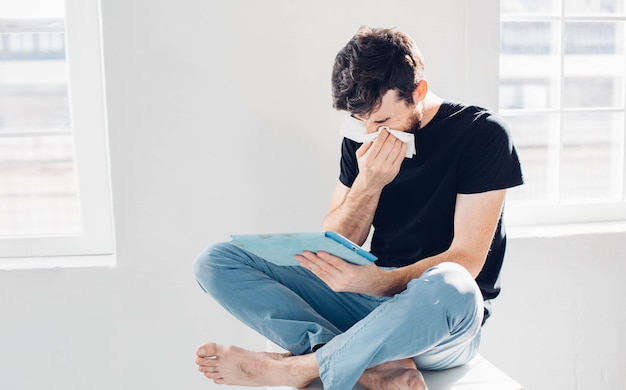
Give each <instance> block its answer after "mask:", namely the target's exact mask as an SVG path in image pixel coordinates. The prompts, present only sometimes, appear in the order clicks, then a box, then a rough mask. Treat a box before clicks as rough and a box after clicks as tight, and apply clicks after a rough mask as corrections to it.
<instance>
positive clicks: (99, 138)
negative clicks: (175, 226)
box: [0, 0, 115, 268]
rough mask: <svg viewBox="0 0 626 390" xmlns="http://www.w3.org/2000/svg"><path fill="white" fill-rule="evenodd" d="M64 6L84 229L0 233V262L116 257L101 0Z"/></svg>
mask: <svg viewBox="0 0 626 390" xmlns="http://www.w3.org/2000/svg"><path fill="white" fill-rule="evenodd" d="M65 7H66V9H65V40H66V45H65V46H66V62H67V66H68V69H69V71H68V73H69V77H68V80H69V82H68V92H69V107H70V118H71V127H72V133H73V137H74V145H75V167H76V176H77V181H78V191H79V202H80V209H81V216H82V227H83V229H82V233H81V234H67V235H53V236H52V235H51V236H15V237H2V238H0V268H3V267H4V268H15V267H16V265H19V263H20V262H21V261H22V260H24V261H23V263H24V264H27V263H28V264H30V265H29V266H28V267H32V266H33V264H35V263H41V264H45V265H49V266H63V264H70V265H71V266H77V265H84V266H89V265H94V264H97V265H112V264H114V261H115V260H114V254H115V235H114V220H113V207H112V191H111V179H110V164H109V145H108V131H107V118H106V100H105V87H104V86H105V84H104V61H103V53H102V33H101V19H100V1H99V0H66V1H65ZM77 256H80V257H81V258H82V259H84V260H85V261H84V263H83V262H81V261H77ZM83 256H84V257H83ZM68 258H69V259H70V260H69V261H68ZM54 259H57V260H58V261H57V262H55V261H54ZM35 260H36V261H35Z"/></svg>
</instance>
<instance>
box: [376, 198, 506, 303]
mask: <svg viewBox="0 0 626 390" xmlns="http://www.w3.org/2000/svg"><path fill="white" fill-rule="evenodd" d="M505 195H506V190H496V191H488V192H483V193H478V194H458V195H457V198H456V208H455V212H454V238H453V240H452V244H450V247H449V248H448V249H447V250H446V251H444V252H442V253H440V254H438V255H435V256H432V257H429V258H426V259H423V260H421V261H418V262H417V263H414V264H411V265H409V266H406V267H402V268H397V269H395V270H393V271H390V272H388V273H387V275H386V277H385V279H386V283H384V284H385V285H386V286H387V288H388V290H387V291H386V295H387V294H394V293H397V292H400V291H402V290H404V289H405V288H406V285H407V284H408V283H409V282H410V281H411V280H412V279H415V278H418V277H419V276H420V275H421V274H422V273H423V272H424V271H426V270H427V269H429V268H430V267H432V266H434V265H437V264H439V263H443V262H447V261H451V262H455V263H458V264H460V265H462V266H464V267H465V268H466V269H467V270H468V271H469V273H470V274H471V275H472V277H474V278H476V277H477V276H478V274H479V273H480V271H481V270H482V268H483V266H484V265H485V260H486V259H487V254H488V253H489V248H490V247H491V242H492V240H493V235H494V233H495V230H496V227H497V226H498V220H499V219H500V214H501V212H502V206H503V204H504V197H505Z"/></svg>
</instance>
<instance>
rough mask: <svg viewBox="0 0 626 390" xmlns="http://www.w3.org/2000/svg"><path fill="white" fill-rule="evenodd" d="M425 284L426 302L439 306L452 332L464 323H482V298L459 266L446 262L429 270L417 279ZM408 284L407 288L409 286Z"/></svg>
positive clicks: (469, 277)
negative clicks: (436, 303)
mask: <svg viewBox="0 0 626 390" xmlns="http://www.w3.org/2000/svg"><path fill="white" fill-rule="evenodd" d="M419 280H423V281H426V282H428V286H429V287H428V288H427V289H426V290H427V294H429V297H428V299H431V300H433V302H435V301H437V302H441V303H443V305H442V306H441V308H442V310H445V311H446V313H447V317H448V318H449V327H450V330H451V331H454V329H455V328H457V327H458V326H460V325H459V324H460V323H461V322H464V321H466V320H467V319H469V320H471V322H472V323H474V322H476V321H477V322H478V323H479V324H480V323H482V316H483V310H484V309H483V297H482V294H481V292H480V289H479V288H478V285H477V284H476V281H475V280H474V278H472V275H471V274H470V273H469V271H467V269H465V267H463V266H462V265H460V264H457V263H452V262H446V263H441V264H438V265H437V266H435V267H432V268H430V269H428V270H427V271H425V272H424V274H422V276H421V277H420V278H419V279H415V280H414V281H411V283H413V282H416V283H417V281H419ZM411 283H409V286H410V285H411Z"/></svg>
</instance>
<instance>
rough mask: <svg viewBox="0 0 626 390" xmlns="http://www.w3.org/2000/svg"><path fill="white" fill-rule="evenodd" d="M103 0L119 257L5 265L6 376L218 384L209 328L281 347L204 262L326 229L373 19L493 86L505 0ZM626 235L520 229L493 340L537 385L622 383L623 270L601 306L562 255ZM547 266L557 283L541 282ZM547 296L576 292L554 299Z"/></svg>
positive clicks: (0, 345) (53, 387) (463, 94)
mask: <svg viewBox="0 0 626 390" xmlns="http://www.w3.org/2000/svg"><path fill="white" fill-rule="evenodd" d="M103 3H104V4H103V25H104V45H105V61H106V73H107V85H106V86H107V91H108V93H107V96H108V109H109V126H110V142H111V161H112V180H113V191H114V208H115V217H116V236H117V243H118V266H117V267H116V268H114V269H51V270H28V271H26V270H25V271H4V272H0V388H1V389H11V390H14V389H15V390H35V389H37V390H39V389H47V390H57V389H58V390H61V389H63V390H66V389H97V390H99V389H102V390H105V389H106V390H109V389H211V388H220V387H219V386H215V385H213V384H212V383H210V382H209V381H207V380H206V379H204V378H203V377H202V376H201V375H200V374H199V373H197V372H196V371H195V366H194V364H193V357H194V349H195V347H196V346H197V345H198V344H200V343H202V342H205V341H208V340H217V341H219V342H222V343H236V344H239V345H243V346H245V347H247V348H252V349H262V348H264V347H265V343H264V341H263V340H262V339H261V338H260V337H258V336H257V335H255V334H253V332H251V331H250V330H248V329H246V328H245V327H244V326H242V325H239V324H238V323H237V322H236V321H235V320H234V319H232V318H231V317H229V316H228V315H227V314H226V313H225V312H224V311H223V310H222V309H221V308H219V307H218V306H217V305H216V304H215V303H214V302H212V301H211V300H210V299H209V298H208V297H207V296H205V295H203V294H202V293H201V291H200V289H199V288H198V287H197V286H196V285H195V281H194V280H193V276H192V274H191V261H192V260H193V258H194V257H195V255H196V254H197V253H198V252H199V251H200V250H201V249H202V248H203V247H204V246H205V245H206V244H208V243H209V242H212V241H216V240H222V239H225V238H226V237H227V236H228V234H230V233H235V232H236V233H245V232H257V231H287V230H313V229H319V225H320V222H321V219H322V217H323V215H324V213H325V211H326V207H327V206H328V202H329V197H330V192H331V190H332V188H333V186H334V184H335V181H336V178H337V174H338V159H339V142H340V139H339V136H338V135H337V125H338V124H339V122H340V118H341V116H340V115H339V114H337V113H335V112H334V111H333V110H332V108H331V99H330V83H329V78H330V68H331V65H332V61H333V58H334V55H335V54H336V52H337V51H338V50H339V49H340V48H341V47H342V46H343V45H344V44H345V42H346V41H347V40H348V39H349V38H350V37H351V36H352V34H353V33H354V32H355V31H356V29H357V28H358V26H359V25H361V24H371V25H376V26H397V27H399V28H400V29H403V30H405V31H407V32H409V33H410V34H411V35H412V36H413V37H414V38H415V39H416V40H417V42H418V44H419V45H420V47H421V49H422V51H423V53H424V55H425V57H426V64H427V71H426V75H427V77H428V79H429V80H430V82H431V86H432V87H433V89H434V90H435V92H437V93H439V94H440V95H442V96H444V97H447V98H450V99H455V100H462V101H472V102H475V103H479V104H482V105H485V106H488V107H493V108H495V104H496V102H497V99H496V85H497V51H498V38H497V29H498V27H497V25H498V23H497V1H495V0H480V1H477V0H466V1H464V2H462V1H459V0H446V1H428V2H426V1H421V2H417V1H415V2H407V1H400V0H397V1H386V2H381V1H370V0H368V1H363V0H350V1H340V2H339V1H330V0H324V1H319V0H318V1H309V2H303V1H281V0H266V1H255V0H247V1H243V0H240V1H220V2H212V1H204V0H203V1H201V0H186V1H174V0H156V1H155V0H134V1H123V0H107V1H103ZM470 4H471V6H470ZM476 26H482V28H480V29H475V27H476ZM623 238H624V237H623V235H622V236H615V235H610V236H600V237H592V238H589V239H583V240H581V239H576V240H569V239H559V240H555V241H556V244H557V245H553V241H552V240H525V241H516V242H513V243H512V245H511V250H510V254H509V259H508V262H507V266H506V268H505V281H504V282H505V285H506V289H505V292H504V293H503V296H502V299H500V300H499V301H498V305H497V307H496V314H495V318H493V319H492V320H490V323H489V325H488V326H487V328H486V333H488V335H486V336H485V339H486V349H485V354H486V355H487V357H489V358H491V359H492V360H493V361H494V363H496V364H500V365H503V366H506V369H507V371H510V373H511V374H512V375H513V376H514V377H515V379H517V380H518V381H520V382H522V383H524V384H526V385H527V386H528V388H546V389H553V388H573V386H567V387H561V386H560V384H561V383H564V382H565V381H567V383H568V384H570V383H578V382H576V381H577V380H581V379H577V375H578V377H581V378H582V377H585V375H586V374H589V373H587V372H586V371H587V370H592V371H593V372H592V376H591V377H593V378H600V377H603V378H605V381H606V382H604V383H609V384H608V385H606V386H605V387H602V386H600V387H594V388H615V387H616V386H617V385H616V383H621V382H623V379H624V378H623V376H622V377H619V374H618V370H621V368H622V367H623V366H624V357H623V356H624V354H623V352H621V351H619V350H617V347H616V345H620V344H621V345H624V342H623V338H620V339H618V340H616V342H615V343H613V344H611V345H609V346H607V349H602V350H600V351H598V349H597V348H596V347H595V345H594V344H593V340H596V339H595V338H594V339H586V338H585V337H584V336H586V334H585V333H586V332H585V330H586V329H590V328H592V327H591V326H590V325H585V324H590V321H593V320H595V319H596V317H597V320H598V321H600V320H602V321H607V322H610V323H611V325H606V327H604V328H601V329H602V330H609V329H608V328H607V327H608V326H612V327H613V328H610V329H612V330H615V331H617V330H618V329H622V328H623V325H624V324H623V321H624V317H623V315H622V316H621V317H620V318H617V319H618V320H620V321H621V322H619V321H616V317H615V316H614V314H612V313H613V311H612V310H610V309H612V308H613V307H616V308H619V307H620V306H618V302H620V301H621V299H620V298H621V296H623V287H617V286H612V285H609V284H608V283H607V286H610V287H607V288H609V290H608V291H610V292H611V293H612V295H611V296H608V300H607V301H606V302H604V303H602V305H599V306H595V307H594V308H593V310H592V313H593V314H594V318H589V319H587V318H585V317H584V316H582V315H581V314H580V310H579V309H581V306H580V305H582V304H587V303H590V302H594V301H595V302H598V303H600V302H602V300H601V295H600V294H601V293H602V290H600V289H597V290H594V291H593V293H594V295H593V297H595V299H591V300H579V301H574V302H579V304H578V306H577V305H576V304H573V303H571V302H569V300H568V299H569V297H570V296H576V297H580V296H581V291H583V290H582V289H581V288H582V287H581V286H585V285H587V284H586V283H585V281H584V280H582V278H581V280H570V279H569V278H570V276H571V275H572V273H569V272H568V273H564V272H563V271H562V269H561V268H560V267H559V266H558V264H559V263H558V262H557V260H558V261H561V262H563V263H564V264H569V265H570V266H571V268H573V269H575V270H577V271H578V272H579V273H580V274H581V275H583V274H585V272H584V270H585V268H584V267H585V264H587V258H588V256H589V255H592V254H593V255H594V256H595V254H597V253H603V254H604V255H603V256H602V258H601V259H596V258H595V257H594V258H593V260H594V261H600V260H602V261H603V262H602V264H605V265H606V266H607V267H613V266H616V265H617V263H618V260H619V259H621V257H620V256H623V255H622V254H621V253H620V250H619V248H618V245H621V244H619V243H621V242H623ZM581 245H584V246H585V247H584V248H585V250H581V248H580V246H581ZM607 247H608V248H612V249H611V251H610V252H607V251H606V249H605V248H607ZM605 252H606V253H605ZM554 259H556V260H554ZM528 263H530V264H531V265H533V268H530V267H528V266H527V264H528ZM545 265H549V267H544V266H545ZM539 267H542V268H545V270H544V271H543V272H544V273H543V276H542V277H541V278H538V279H536V280H533V281H532V283H529V275H531V274H532V272H533V271H531V270H537V268H539ZM622 267H623V266H622ZM622 269H623V268H622ZM537 272H538V271H537ZM597 272H598V273H599V274H598V275H602V274H603V273H604V272H606V273H607V278H608V277H609V275H616V274H614V273H611V270H610V269H609V270H608V271H607V270H606V269H605V268H600V269H598V270H597ZM596 277H598V276H597V275H596ZM612 277H613V278H614V279H616V278H617V276H612ZM594 283H595V286H603V284H602V281H601V279H596V280H595V281H594ZM542 285H544V286H545V289H546V290H547V291H549V293H548V294H550V296H554V295H555V294H556V295H558V296H557V298H559V299H557V300H552V301H548V303H541V302H539V303H538V304H537V305H533V304H531V303H530V301H528V300H525V297H527V296H532V297H533V300H535V299H537V294H538V293H537V292H532V290H533V289H536V288H538V287H539V286H542ZM527 293H528V295H527ZM533 294H534V295H533ZM555 299H556V298H555ZM581 299H582V298H581ZM533 302H534V301H533ZM549 302H566V303H567V304H566V305H564V307H561V308H559V310H554V311H553V312H552V311H550V310H548V308H546V307H545V306H542V305H545V304H550V303H549ZM542 307H543V308H542ZM539 308H541V309H539ZM603 309H607V310H603ZM621 310H622V311H623V309H621ZM537 313H542V314H543V315H542V316H540V317H541V318H543V319H544V320H543V323H542V322H541V321H540V318H539V317H536V314H537ZM551 314H555V315H554V316H552V317H550V315H551ZM600 314H601V315H600ZM515 318H519V319H520V320H519V321H515V320H514V319H515ZM531 318H532V319H533V320H535V321H534V322H533V323H532V325H530V324H529V319H531ZM609 319H610V320H611V321H609ZM581 321H583V322H581ZM544 324H547V325H548V326H549V327H548V328H546V327H544V326H543V325H544ZM572 328H573V329H572ZM555 329H558V330H559V332H558V333H557V334H555V335H554V337H559V339H558V340H557V341H558V343H554V344H553V345H552V344H551V343H550V341H551V340H552V334H553V331H554V330H555ZM570 332H571V333H570ZM615 333H617V332H615ZM579 336H580V338H581V339H582V340H574V339H573V338H574V337H576V338H577V339H578V337H579ZM602 336H603V339H602V340H607V338H608V336H609V333H608V332H605V333H603V335H602ZM616 337H617V336H616ZM570 340H571V342H572V344H568V342H569V341H570ZM540 341H541V342H540ZM575 341H577V342H578V343H577V344H574V342H575ZM581 341H582V342H581ZM539 344H540V345H541V346H542V348H546V349H547V350H548V351H550V353H545V352H541V351H539V350H538V349H537V346H538V345H539ZM573 345H576V347H573ZM510 346H515V348H510ZM561 347H563V348H561ZM574 349H576V350H574ZM574 352H576V353H574ZM609 352H610V353H609ZM555 356H561V357H562V359H555V358H554V357H555ZM593 357H598V358H600V357H603V360H601V362H602V364H601V366H600V363H599V362H600V360H598V362H596V363H595V364H594V365H591V366H589V365H588V363H589V360H590V359H591V358H593ZM574 363H585V366H583V365H574ZM552 365H556V366H557V367H558V370H557V371H558V372H559V374H561V375H562V376H561V377H556V376H553V375H551V372H548V370H546V368H545V367H549V366H552ZM578 373H579V374H578ZM616 378H617V379H616ZM617 380H621V381H620V382H616V381H617ZM581 383H586V382H581Z"/></svg>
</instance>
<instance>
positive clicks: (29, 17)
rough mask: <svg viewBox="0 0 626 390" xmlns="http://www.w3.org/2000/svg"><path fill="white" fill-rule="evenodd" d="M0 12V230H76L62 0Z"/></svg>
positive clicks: (11, 5) (6, 5)
mask: <svg viewBox="0 0 626 390" xmlns="http://www.w3.org/2000/svg"><path fill="white" fill-rule="evenodd" d="M0 14H1V15H2V19H1V20H0V236H22V235H56V234H75V233H80V232H81V229H82V226H81V225H82V222H81V214H80V207H79V206H80V205H79V197H78V190H77V185H76V182H77V177H76V169H75V161H74V146H73V135H72V130H71V125H70V115H69V112H70V108H69V98H68V78H67V75H68V69H67V63H66V60H65V36H64V20H63V14H64V2H63V1H62V0H54V1H43V0H42V1H39V0H21V1H19V2H2V4H1V5H0Z"/></svg>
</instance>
